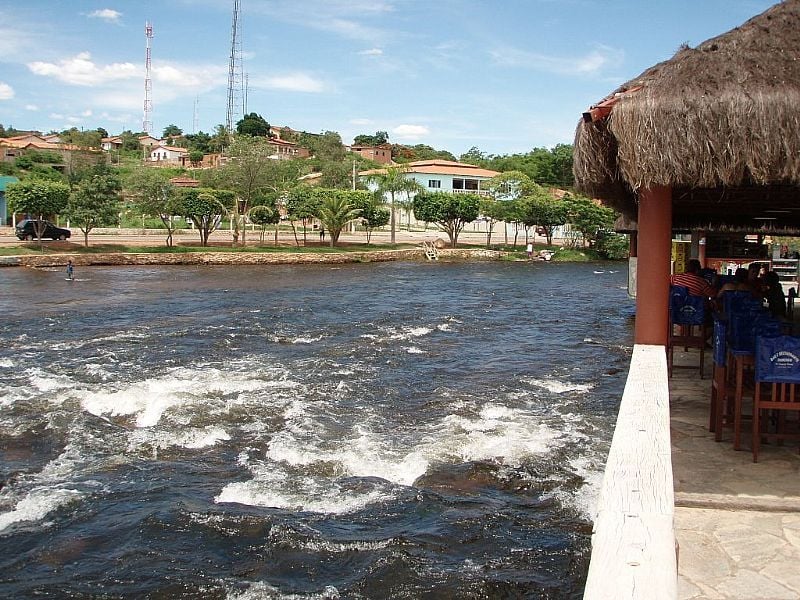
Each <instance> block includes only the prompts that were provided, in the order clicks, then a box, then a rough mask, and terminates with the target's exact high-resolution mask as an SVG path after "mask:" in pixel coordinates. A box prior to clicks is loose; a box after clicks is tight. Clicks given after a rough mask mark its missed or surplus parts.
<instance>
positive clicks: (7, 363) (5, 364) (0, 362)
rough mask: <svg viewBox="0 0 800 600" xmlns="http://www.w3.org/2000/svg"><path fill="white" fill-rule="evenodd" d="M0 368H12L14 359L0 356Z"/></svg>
mask: <svg viewBox="0 0 800 600" xmlns="http://www.w3.org/2000/svg"><path fill="white" fill-rule="evenodd" d="M0 368H3V369H13V368H14V361H13V360H11V359H10V358H0Z"/></svg>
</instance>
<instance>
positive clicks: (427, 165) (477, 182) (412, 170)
mask: <svg viewBox="0 0 800 600" xmlns="http://www.w3.org/2000/svg"><path fill="white" fill-rule="evenodd" d="M403 167H404V168H405V169H407V170H406V172H405V173H406V175H405V176H406V178H407V179H413V180H415V181H416V182H417V183H419V184H420V185H421V186H422V187H423V188H424V189H426V190H428V191H430V192H451V193H453V194H465V193H470V194H479V195H482V196H484V195H487V194H489V192H488V191H487V190H484V189H483V188H482V187H481V184H482V183H483V182H485V181H488V180H489V179H491V178H492V177H494V176H495V175H499V174H500V173H499V172H498V171H492V170H490V169H484V168H482V167H478V166H476V165H470V164H467V163H460V162H454V161H452V160H440V159H435V160H418V161H414V162H410V163H405V164H404V165H403ZM385 172H386V171H385V169H371V170H369V171H362V172H360V173H359V176H360V177H362V178H365V177H368V176H369V175H375V174H378V173H385Z"/></svg>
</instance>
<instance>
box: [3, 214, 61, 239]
mask: <svg viewBox="0 0 800 600" xmlns="http://www.w3.org/2000/svg"><path fill="white" fill-rule="evenodd" d="M42 222H43V223H44V233H42V238H51V239H54V240H66V239H69V238H70V236H71V235H72V232H71V231H70V230H69V229H64V228H62V227H56V226H55V225H53V224H52V223H51V222H50V221H42ZM35 224H36V219H23V220H22V221H20V222H19V223H17V227H16V234H17V237H18V238H19V239H21V240H35V239H36V230H35V229H34V225H35Z"/></svg>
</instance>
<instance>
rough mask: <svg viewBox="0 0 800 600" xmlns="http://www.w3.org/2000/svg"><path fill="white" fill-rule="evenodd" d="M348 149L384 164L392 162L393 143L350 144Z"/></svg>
mask: <svg viewBox="0 0 800 600" xmlns="http://www.w3.org/2000/svg"><path fill="white" fill-rule="evenodd" d="M348 150H349V151H350V152H353V153H355V154H358V155H360V156H363V157H364V158H368V159H369V160H374V161H375V162H377V163H381V164H384V165H385V164H389V163H391V162H392V145H391V144H381V145H380V146H350V147H348Z"/></svg>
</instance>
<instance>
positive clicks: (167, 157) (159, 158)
mask: <svg viewBox="0 0 800 600" xmlns="http://www.w3.org/2000/svg"><path fill="white" fill-rule="evenodd" d="M188 153H189V151H188V150H187V149H186V148H177V147H175V146H166V145H164V144H162V143H160V142H159V143H158V144H155V145H153V146H152V147H151V148H150V161H151V162H167V163H179V162H180V161H181V158H182V157H184V156H186V155H187V154H188Z"/></svg>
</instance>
